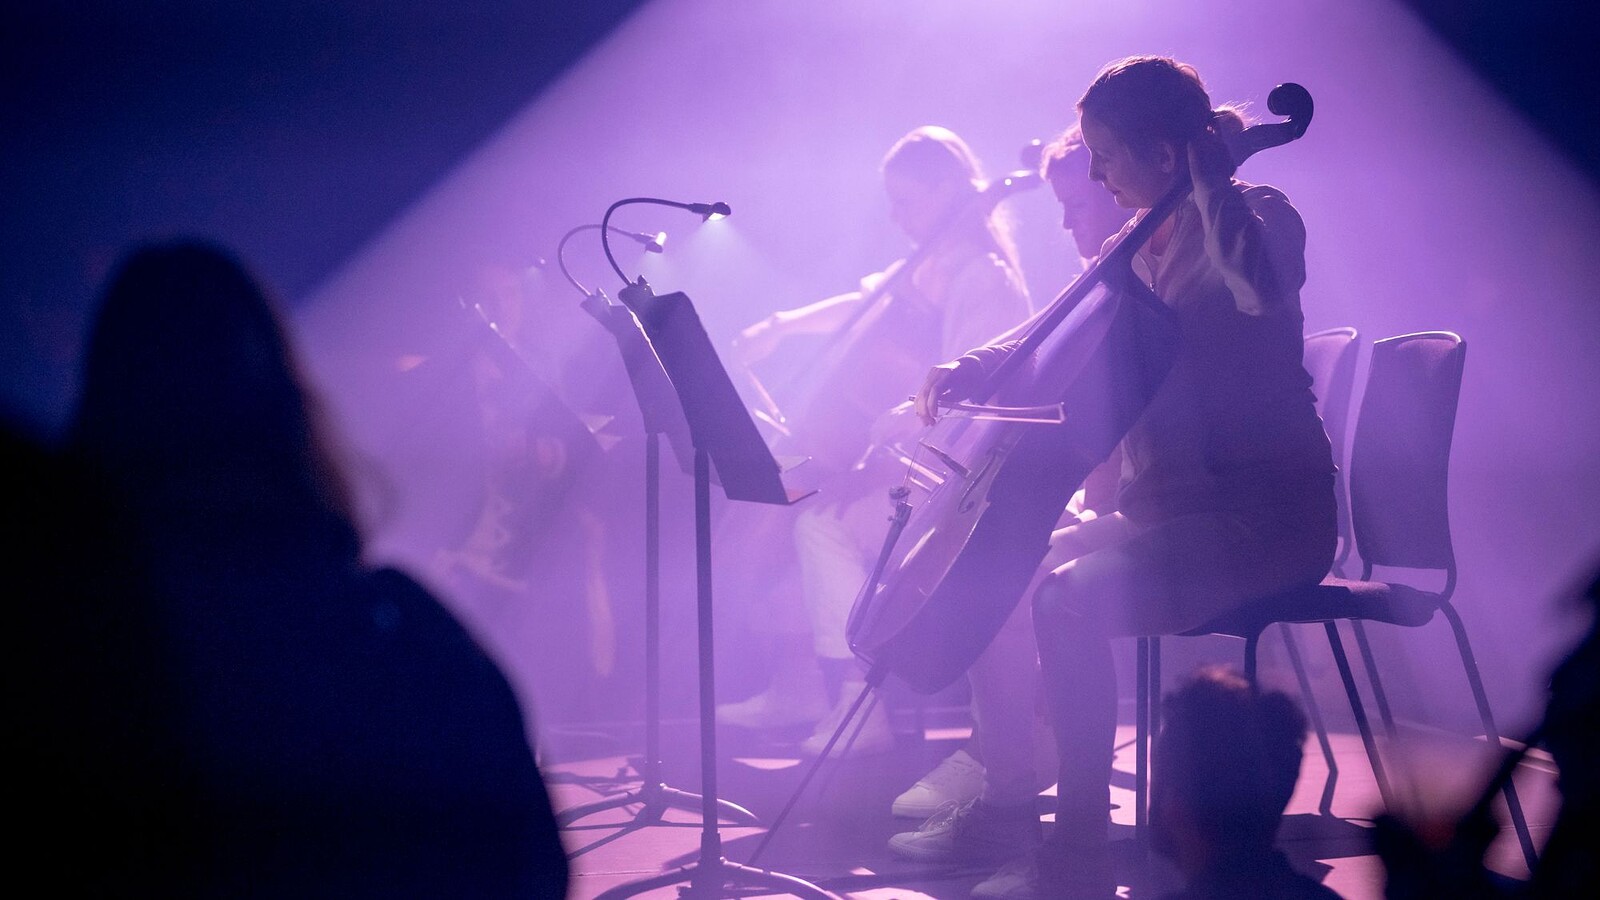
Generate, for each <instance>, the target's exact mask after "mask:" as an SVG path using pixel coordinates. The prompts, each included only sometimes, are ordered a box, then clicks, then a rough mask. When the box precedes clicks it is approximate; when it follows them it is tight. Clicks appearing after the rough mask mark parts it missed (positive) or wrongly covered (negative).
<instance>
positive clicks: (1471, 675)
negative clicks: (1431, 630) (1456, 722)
mask: <svg viewBox="0 0 1600 900" xmlns="http://www.w3.org/2000/svg"><path fill="white" fill-rule="evenodd" d="M1439 611H1440V612H1442V613H1444V617H1445V620H1446V621H1447V622H1449V623H1450V630H1451V631H1452V632H1454V633H1455V638H1456V648H1457V649H1458V650H1460V651H1461V667H1462V668H1463V669H1464V670H1466V673H1467V684H1468V685H1469V686H1470V687H1471V688H1472V698H1473V700H1475V701H1477V704H1478V715H1479V716H1480V717H1481V718H1482V719H1483V733H1484V737H1485V738H1486V739H1487V740H1488V741H1489V743H1490V744H1492V745H1493V746H1494V747H1495V749H1496V750H1499V749H1500V748H1501V743H1500V731H1499V730H1498V729H1497V728H1495V725H1494V715H1493V714H1492V713H1491V712H1490V711H1489V695H1488V694H1487V693H1486V692H1485V691H1484V689H1483V678H1482V676H1481V675H1480V674H1479V673H1478V660H1477V658H1476V657H1475V656H1474V655H1473V653H1472V645H1471V644H1470V643H1468V641H1467V628H1466V625H1465V624H1463V623H1462V621H1461V614H1460V613H1458V612H1456V608H1455V606H1454V605H1452V604H1451V603H1450V601H1448V600H1446V601H1444V602H1443V603H1441V604H1440V605H1439ZM1501 793H1503V794H1504V795H1505V798H1506V811H1507V812H1508V813H1509V814H1510V816H1511V826H1512V828H1513V829H1515V830H1516V833H1517V842H1518V843H1519V844H1521V845H1522V858H1523V859H1524V860H1525V861H1526V862H1527V863H1528V869H1529V871H1532V870H1533V869H1534V867H1535V866H1537V865H1538V862H1539V854H1538V851H1536V850H1535V849H1534V847H1533V836H1532V835H1531V834H1529V833H1528V820H1527V819H1526V818H1525V817H1524V816H1523V813H1522V801H1521V800H1520V799H1518V797H1517V786H1516V784H1515V783H1513V780H1512V779H1510V778H1507V779H1506V782H1505V786H1504V787H1503V788H1502V789H1501Z"/></svg>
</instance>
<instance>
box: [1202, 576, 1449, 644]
mask: <svg viewBox="0 0 1600 900" xmlns="http://www.w3.org/2000/svg"><path fill="white" fill-rule="evenodd" d="M1442 599H1443V598H1442V597H1441V596H1440V595H1439V594H1437V593H1433V592H1431V591H1422V590H1418V589H1416V588H1413V587H1408V586H1406V585H1403V584H1390V583H1389V582H1384V581H1351V580H1348V579H1344V578H1335V577H1333V576H1329V577H1327V578H1325V579H1323V581H1322V583H1320V584H1313V585H1308V586H1306V587H1302V588H1295V589H1293V590H1288V591H1284V592H1282V593H1279V594H1273V595H1271V596H1268V597H1262V598H1261V599H1259V600H1252V601H1251V602H1249V603H1247V604H1245V605H1244V606H1243V607H1241V608H1240V609H1237V610H1235V611H1233V612H1231V613H1228V614H1226V615H1223V616H1218V617H1217V618H1215V619H1213V620H1211V621H1210V622H1207V623H1205V624H1204V625H1201V626H1199V627H1198V628H1193V629H1190V630H1189V631H1185V632H1181V633H1182V634H1183V635H1185V636H1190V637H1195V636H1200V635H1207V634H1226V635H1232V636H1233V637H1241V638H1249V637H1253V636H1255V635H1258V634H1260V633H1261V632H1262V631H1265V630H1266V628H1267V626H1269V625H1273V624H1276V623H1278V622H1289V623H1295V624H1299V623H1308V622H1329V621H1333V620H1337V619H1362V620H1366V621H1371V622H1385V623H1388V624H1390V625H1400V626H1404V627H1407V628H1414V627H1416V626H1419V625H1426V624H1427V623H1428V622H1429V621H1431V620H1432V619H1433V614H1434V611H1435V610H1437V609H1438V608H1439V604H1440V603H1441V602H1442Z"/></svg>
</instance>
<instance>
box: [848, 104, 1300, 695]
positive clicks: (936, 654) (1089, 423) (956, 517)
mask: <svg viewBox="0 0 1600 900" xmlns="http://www.w3.org/2000/svg"><path fill="white" fill-rule="evenodd" d="M1267 108H1268V109H1269V110H1270V111H1271V112H1272V113H1273V114H1275V115H1278V116H1282V117H1284V119H1285V121H1282V122H1275V123H1265V124H1259V125H1254V126H1252V127H1249V128H1246V129H1244V130H1243V131H1242V132H1240V133H1239V134H1237V135H1234V136H1233V137H1231V138H1229V139H1228V145H1229V150H1230V153H1231V155H1232V157H1233V162H1234V163H1235V164H1236V165H1237V164H1240V163H1243V162H1244V161H1245V160H1246V159H1248V158H1249V157H1251V156H1252V155H1254V154H1255V153H1257V152H1259V151H1261V150H1264V149H1268V148H1271V147H1277V146H1280V145H1282V144H1286V143H1289V142H1290V141H1293V140H1296V139H1298V138H1299V137H1301V136H1302V135H1303V134H1305V131H1306V128H1307V127H1308V126H1309V125H1310V122H1311V116H1312V112H1313V104H1312V100H1311V95H1310V93H1309V92H1307V91H1306V89H1305V88H1303V87H1301V86H1300V85H1298V84H1293V83H1286V84H1281V85H1278V86H1277V87H1276V88H1274V89H1273V90H1272V92H1271V94H1270V95H1269V96H1268V98H1267ZM1191 190H1192V185H1191V184H1190V181H1189V178H1188V176H1187V173H1185V175H1184V177H1182V178H1181V179H1180V180H1179V182H1178V183H1177V184H1175V185H1174V186H1173V187H1172V188H1171V189H1170V190H1169V191H1168V192H1167V193H1166V195H1165V196H1163V197H1162V198H1161V199H1160V200H1159V201H1158V202H1157V203H1156V204H1155V205H1154V206H1153V207H1152V208H1151V209H1150V210H1149V211H1148V212H1147V213H1146V214H1145V215H1144V216H1143V217H1142V218H1140V219H1139V221H1138V222H1137V223H1136V224H1135V225H1134V227H1133V228H1132V229H1130V230H1129V231H1128V232H1127V233H1125V234H1124V235H1123V236H1122V237H1121V238H1119V239H1117V241H1116V242H1115V243H1114V244H1113V245H1112V246H1110V247H1109V248H1107V249H1106V250H1105V251H1104V252H1102V254H1101V255H1100V257H1099V258H1098V259H1097V260H1096V261H1095V262H1094V263H1093V264H1092V265H1090V267H1089V268H1088V269H1087V270H1085V271H1084V272H1083V274H1082V275H1080V276H1079V277H1078V278H1077V279H1076V280H1075V281H1074V282H1073V283H1072V284H1070V285H1068V286H1067V287H1066V288H1065V289H1064V290H1062V292H1061V293H1060V294H1059V295H1057V297H1056V298H1055V300H1053V301H1052V302H1051V303H1050V305H1049V306H1048V307H1047V308H1046V311H1045V312H1044V313H1043V314H1041V315H1040V316H1039V317H1037V318H1036V319H1035V321H1034V322H1033V324H1032V325H1031V326H1030V328H1029V329H1028V330H1027V331H1026V332H1025V333H1024V335H1023V336H1022V337H1021V338H1020V340H1019V341H1017V342H1016V344H1017V346H1016V347H1015V349H1014V350H1013V351H1012V352H1011V353H1010V355H1009V356H1008V357H1007V358H1006V359H1005V360H1004V362H1003V363H1002V364H1001V365H1000V366H999V367H998V368H997V369H996V370H995V371H994V372H993V373H992V374H991V375H990V376H989V377H988V378H987V379H986V380H985V381H984V383H983V384H982V385H981V386H980V387H979V388H978V389H977V390H976V391H975V392H973V394H972V399H973V400H974V401H975V404H948V403H945V402H943V401H941V403H940V405H941V407H942V408H945V409H956V410H961V409H962V408H965V410H966V411H969V412H972V413H975V414H976V415H975V416H973V417H965V416H963V417H961V418H956V417H952V416H947V417H946V419H947V420H952V419H954V421H953V422H952V424H953V426H954V427H952V428H949V429H948V430H947V431H946V433H944V434H940V435H935V436H930V437H929V438H925V439H923V440H922V441H921V442H920V445H921V449H922V450H925V451H926V454H925V455H926V457H928V458H927V459H926V460H925V461H922V459H921V458H922V457H923V456H924V454H921V453H918V454H917V456H918V457H919V462H918V463H917V465H915V466H914V467H913V468H912V469H911V470H908V475H907V484H908V485H911V486H919V487H921V488H923V489H924V490H925V492H926V497H925V498H924V499H923V500H922V502H921V503H919V504H918V505H917V506H915V508H912V507H911V506H910V504H908V503H906V502H905V500H904V499H903V498H904V496H906V495H907V494H909V493H910V488H909V487H904V488H902V489H900V490H901V495H900V498H899V500H898V504H897V506H898V508H897V513H896V520H895V525H894V527H893V528H891V531H890V534H889V535H888V537H887V538H886V539H885V542H884V547H883V550H882V552H881V553H880V556H879V560H878V564H879V565H878V571H877V572H874V573H873V576H872V577H870V578H869V579H868V580H867V583H866V584H864V585H863V586H862V589H861V591H860V593H859V594H858V595H857V598H856V601H855V605H854V607H853V608H852V610H851V614H850V619H849V622H848V626H847V633H846V637H847V639H848V641H849V644H850V647H851V649H852V651H854V652H855V654H856V656H857V657H858V658H860V659H861V660H862V661H863V662H864V663H865V664H866V665H867V667H868V670H869V674H868V676H867V683H868V684H872V685H876V684H879V683H881V682H882V681H883V679H884V678H886V677H887V676H888V675H890V674H893V675H895V676H897V677H898V678H900V679H901V680H902V681H904V682H905V683H906V684H907V685H909V686H910V687H911V688H912V689H914V690H917V691H919V692H921V693H925V694H932V693H937V692H938V691H940V690H943V689H944V688H945V687H947V686H949V685H950V684H951V683H952V682H954V681H955V680H956V679H957V678H959V677H960V676H961V675H962V674H963V673H965V672H966V671H967V669H968V668H970V667H971V665H972V663H973V662H974V661H976V659H977V658H978V656H979V655H981V654H982V652H983V651H984V649H985V648H986V647H987V646H988V645H989V643H990V641H991V640H993V638H994V636H995V634H997V633H998V632H999V630H1000V627H1001V625H1003V624H1004V622H1005V620H1006V619H1007V618H1008V617H1009V616H1010V614H1011V611H1012V610H1013V609H1014V608H1015V607H1016V604H1017V602H1018V601H1019V600H1020V599H1021V597H1022V594H1023V592H1024V591H1025V590H1026V588H1027V586H1028V584H1029V582H1030V581H1031V580H1032V578H1033V575H1034V573H1035V572H1036V571H1037V569H1038V567H1039V565H1040V563H1041V562H1042V561H1043V560H1044V556H1045V553H1046V552H1047V551H1048V549H1049V538H1050V534H1051V531H1052V529H1053V528H1054V526H1055V524H1056V522H1057V520H1058V519H1059V517H1060V515H1061V512H1062V510H1063V509H1065V507H1066V505H1067V502H1068V500H1069V499H1070V498H1071V495H1072V493H1073V492H1074V491H1075V490H1076V489H1077V488H1078V486H1079V485H1080V484H1081V483H1082V482H1083V481H1084V479H1085V478H1086V477H1088V475H1089V473H1090V472H1091V471H1092V470H1093V469H1094V467H1095V466H1097V465H1098V464H1099V463H1100V462H1101V461H1103V460H1104V459H1106V458H1107V457H1108V456H1109V455H1110V453H1111V451H1112V450H1113V449H1114V448H1115V447H1116V445H1117V443H1118V442H1119V441H1121V439H1122V437H1123V435H1124V434H1126V433H1127V431H1128V429H1129V428H1131V427H1132V426H1133V424H1134V422H1135V421H1136V420H1137V419H1138V417H1139V416H1140V415H1141V414H1142V412H1143V410H1144V408H1145V406H1147V405H1148V403H1149V401H1150V399H1151V398H1152V397H1153V396H1154V394H1155V392H1156V390H1157V389H1158V388H1159V387H1160V385H1161V383H1162V381H1163V379H1164V378H1165V376H1166V373H1167V370H1168V369H1169V368H1170V366H1171V364H1172V361H1173V359H1174V357H1175V355H1176V351H1177V346H1178V327H1177V322H1176V317H1175V315H1174V313H1173V312H1172V310H1171V309H1170V308H1169V307H1167V305H1166V304H1165V303H1163V302H1162V300H1161V298H1159V297H1157V296H1156V295H1155V293H1154V292H1153V291H1152V290H1151V289H1150V288H1149V287H1148V286H1146V285H1145V284H1144V283H1143V282H1142V281H1141V280H1140V279H1139V278H1138V277H1137V276H1136V275H1135V274H1134V272H1133V269H1132V262H1133V259H1134V255H1135V254H1136V253H1137V252H1138V250H1139V249H1140V248H1141V247H1142V246H1143V245H1144V243H1145V242H1146V241H1147V240H1149V238H1150V236H1151V235H1152V234H1153V233H1154V232H1155V230H1156V229H1157V228H1158V227H1159V226H1160V225H1161V224H1162V223H1163V222H1165V221H1166V220H1167V219H1168V218H1169V217H1170V216H1171V215H1172V213H1173V212H1174V211H1175V210H1176V209H1177V208H1178V206H1179V205H1180V204H1182V203H1183V202H1184V201H1186V200H1187V199H1188V197H1189V195H1190V192H1191ZM992 398H999V399H1001V400H1002V401H1003V402H1005V403H1007V404H1013V405H1014V404H1019V403H1020V404H1037V403H1039V402H1041V401H1048V402H1051V403H1055V402H1059V404H1060V408H1061V409H1062V410H1063V411H1064V412H1065V416H1064V421H1062V422H1061V423H1060V424H1055V425H1042V426H1041V425H1029V424H1021V423H1018V422H1016V421H1011V419H1012V418H1013V417H1011V416H1008V415H1004V414H1000V415H996V416H994V417H993V418H991V419H987V420H986V419H984V418H982V417H983V416H984V413H985V410H986V409H989V408H988V407H985V406H984V404H986V403H987V402H988V401H989V400H990V399H992ZM905 531H909V532H910V537H911V541H910V546H909V549H908V550H906V551H905V552H904V553H903V554H901V555H899V556H898V557H896V555H895V554H896V551H897V548H898V544H899V542H900V541H901V539H902V538H903V537H905V536H906V535H905V534H904V532H905Z"/></svg>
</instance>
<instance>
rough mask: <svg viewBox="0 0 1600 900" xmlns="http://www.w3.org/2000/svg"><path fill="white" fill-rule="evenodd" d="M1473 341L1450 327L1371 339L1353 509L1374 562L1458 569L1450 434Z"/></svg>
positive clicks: (1364, 550)
mask: <svg viewBox="0 0 1600 900" xmlns="http://www.w3.org/2000/svg"><path fill="white" fill-rule="evenodd" d="M1466 350H1467V348H1466V342H1465V341H1463V340H1462V339H1461V336H1460V335H1457V334H1454V333H1451V332H1448V331H1424V332H1419V333H1417V334H1405V335H1400V336H1399V337H1392V338H1386V339H1384V340H1381V341H1378V342H1376V343H1374V344H1373V345H1372V361H1371V365H1370V367H1369V369H1368V375H1367V387H1366V393H1365V394H1364V395H1363V396H1362V398H1361V411H1360V414H1359V416H1358V417H1357V419H1356V431H1355V443H1354V445H1353V446H1352V447H1351V448H1350V513H1351V521H1352V523H1353V525H1354V528H1355V536H1356V547H1357V548H1359V550H1360V553H1361V559H1362V561H1363V563H1364V564H1365V565H1366V566H1368V567H1371V566H1396V567H1401V568H1409V569H1445V570H1447V571H1449V572H1450V573H1451V574H1452V576H1453V575H1454V572H1455V552H1454V550H1453V549H1452V547H1451V544H1450V511H1449V501H1448V496H1449V495H1448V480H1449V468H1450V440H1451V436H1452V434H1453V433H1454V431H1455V422H1456V405H1457V401H1458V400H1459V399H1460V396H1461V372H1462V366H1463V364H1464V363H1465V360H1466Z"/></svg>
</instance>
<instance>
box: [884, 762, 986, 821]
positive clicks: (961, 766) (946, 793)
mask: <svg viewBox="0 0 1600 900" xmlns="http://www.w3.org/2000/svg"><path fill="white" fill-rule="evenodd" d="M982 790H983V763H980V762H978V761H977V760H975V759H973V758H972V754H970V753H968V752H967V751H965V750H957V751H956V752H954V753H952V754H950V755H949V756H946V757H945V758H944V761H942V762H940V763H939V764H938V765H937V766H935V767H934V769H933V771H932V772H929V773H928V774H926V775H924V776H922V777H921V778H920V779H918V780H917V783H916V784H913V785H912V786H911V787H910V788H908V789H906V791H905V793H903V794H901V795H900V796H898V797H896V798H894V806H892V807H890V809H889V811H890V812H891V813H893V814H894V815H896V816H899V817H900V818H903V819H924V820H926V819H927V818H928V817H929V816H931V815H933V814H934V813H935V812H937V811H938V810H939V808H940V807H942V806H944V805H945V804H946V803H950V802H955V803H966V802H967V801H968V800H973V799H976V798H977V796H978V794H979V793H980V792H981V791H982Z"/></svg>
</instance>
